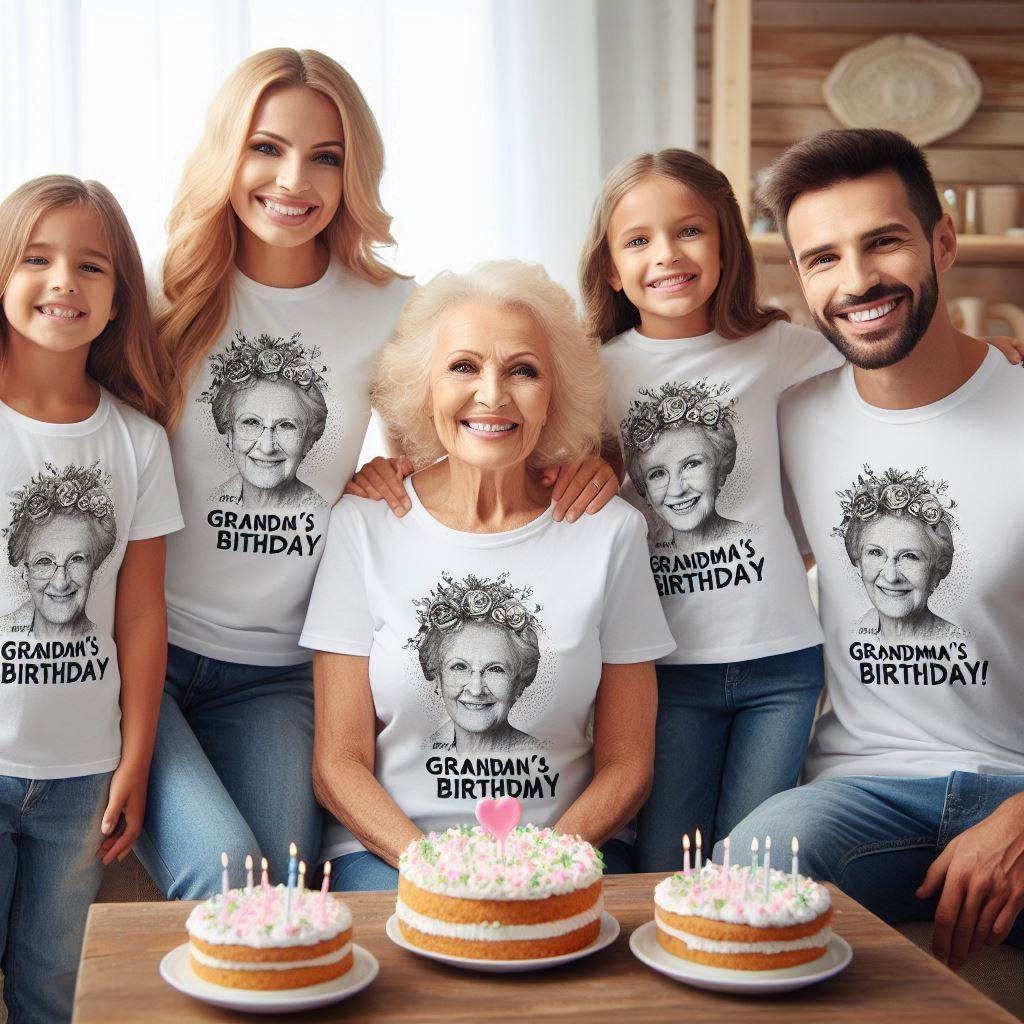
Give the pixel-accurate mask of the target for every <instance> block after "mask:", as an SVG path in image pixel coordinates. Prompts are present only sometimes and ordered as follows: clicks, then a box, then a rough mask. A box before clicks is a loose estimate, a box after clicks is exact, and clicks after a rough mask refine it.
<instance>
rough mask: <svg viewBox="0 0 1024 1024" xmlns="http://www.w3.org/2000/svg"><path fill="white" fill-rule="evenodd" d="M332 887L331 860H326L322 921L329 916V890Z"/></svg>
mask: <svg viewBox="0 0 1024 1024" xmlns="http://www.w3.org/2000/svg"><path fill="white" fill-rule="evenodd" d="M330 887H331V862H330V861H329V860H328V861H324V880H323V884H322V885H321V886H320V922H321V924H322V923H323V922H324V920H325V918H326V917H327V890H328V889H329V888H330Z"/></svg>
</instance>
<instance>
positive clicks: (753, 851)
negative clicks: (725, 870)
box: [743, 836, 757, 902]
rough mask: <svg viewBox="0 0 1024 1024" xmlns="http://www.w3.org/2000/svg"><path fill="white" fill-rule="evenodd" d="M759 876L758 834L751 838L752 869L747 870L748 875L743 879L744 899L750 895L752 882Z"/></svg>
mask: <svg viewBox="0 0 1024 1024" xmlns="http://www.w3.org/2000/svg"><path fill="white" fill-rule="evenodd" d="M756 878H757V836H754V838H753V839H751V840H750V870H749V871H748V872H747V877H746V878H745V879H744V880H743V900H744V902H746V900H747V899H748V898H749V897H750V885H751V882H753V881H755V880H756Z"/></svg>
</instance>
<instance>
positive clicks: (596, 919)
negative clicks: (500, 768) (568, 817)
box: [396, 825, 603, 960]
mask: <svg viewBox="0 0 1024 1024" xmlns="http://www.w3.org/2000/svg"><path fill="white" fill-rule="evenodd" d="M398 868H399V880H398V905H397V907H396V914H397V916H398V921H399V926H400V928H401V931H402V935H403V936H405V938H406V940H407V941H408V942H410V943H411V944H412V945H414V946H418V947H420V948H422V949H428V950H432V951H434V952H438V953H445V954H448V955H451V956H462V957H473V958H477V959H486V960H526V959H535V958H539V957H549V956H557V955H559V954H562V953H571V952H574V951H576V950H579V949H583V948H584V947H585V946H588V945H590V943H591V942H593V941H594V939H596V938H597V934H598V932H599V931H600V928H601V911H602V906H603V902H602V898H601V874H602V871H603V864H602V861H601V855H600V854H599V853H598V851H597V850H595V849H594V847H593V846H591V845H590V843H587V842H585V841H584V840H582V839H580V838H579V837H578V836H567V835H562V834H560V833H558V832H555V831H554V830H553V829H550V828H536V827H535V826H533V825H526V826H524V827H522V828H516V829H514V830H512V831H511V832H510V833H509V835H508V836H507V838H506V839H505V840H504V843H501V842H499V841H498V840H496V839H495V838H494V836H492V835H491V834H489V833H488V832H486V831H485V830H484V829H482V828H479V827H476V826H474V827H472V828H470V827H468V826H464V827H461V828H450V829H448V831H446V832H442V833H431V834H430V835H428V836H426V837H424V838H423V839H418V840H415V841H414V842H412V843H410V845H409V846H408V847H407V848H406V850H405V852H404V853H403V854H402V856H401V859H400V860H399V863H398Z"/></svg>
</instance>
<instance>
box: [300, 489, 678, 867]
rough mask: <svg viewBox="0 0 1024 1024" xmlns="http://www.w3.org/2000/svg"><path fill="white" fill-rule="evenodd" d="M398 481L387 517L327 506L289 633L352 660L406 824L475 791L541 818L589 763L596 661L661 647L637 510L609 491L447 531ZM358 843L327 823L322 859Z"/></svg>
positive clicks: (385, 776) (386, 783)
mask: <svg viewBox="0 0 1024 1024" xmlns="http://www.w3.org/2000/svg"><path fill="white" fill-rule="evenodd" d="M406 491H407V493H408V494H409V498H410V499H411V501H412V510H411V511H410V512H409V513H408V514H406V515H405V516H404V517H403V518H402V519H398V518H397V517H396V516H395V515H394V514H393V513H392V512H391V510H390V509H389V508H388V506H387V505H386V504H385V503H384V502H375V501H366V500H364V499H361V498H354V497H352V496H346V497H345V498H344V499H342V501H340V502H339V503H338V505H337V506H335V508H334V511H333V512H332V513H331V519H332V522H331V529H330V533H329V535H328V539H327V548H326V551H325V553H324V557H323V561H322V563H321V565H320V571H319V572H318V573H317V578H316V585H315V586H314V588H313V597H312V599H311V600H310V604H309V613H308V615H307V616H306V625H305V627H304V629H303V631H302V638H301V640H300V643H302V644H303V645H304V646H306V647H311V648H314V649H315V650H320V651H334V652H337V653H340V654H355V655H363V656H367V655H368V656H369V659H370V663H369V673H370V686H371V688H372V691H373V701H374V705H375V707H376V711H377V718H378V720H379V722H380V724H381V726H382V728H381V731H380V733H379V734H378V736H377V757H376V765H375V770H374V771H375V775H376V777H377V779H378V781H379V782H380V783H381V785H382V786H383V787H384V788H385V789H386V790H387V791H388V793H390V794H391V796H392V797H393V798H394V799H395V800H396V801H397V802H398V805H399V806H400V807H401V808H402V810H403V811H404V812H405V814H406V815H407V816H408V817H409V818H410V819H411V820H412V821H413V822H415V823H416V825H417V826H418V827H419V828H421V829H422V830H423V831H424V832H429V831H431V830H432V829H444V828H448V827H449V826H451V825H459V824H472V823H473V821H474V816H473V815H474V808H475V806H476V802H477V801H478V800H480V799H482V798H483V797H495V798H497V797H501V796H517V797H520V798H521V799H522V800H523V805H524V813H523V820H524V821H527V822H533V823H535V824H537V825H551V824H554V822H555V821H557V820H558V818H559V817H560V816H561V815H562V814H563V813H564V811H565V810H566V808H567V807H568V806H569V805H570V804H571V803H572V802H573V801H574V800H575V799H576V797H578V796H579V794H580V793H581V792H582V791H583V789H584V788H585V787H586V786H587V784H588V783H589V781H590V779H591V777H592V775H593V733H592V728H593V725H592V719H593V707H594V699H595V695H596V693H597V688H598V684H599V682H600V680H601V665H602V663H604V662H610V663H631V662H638V661H650V660H653V659H654V658H657V657H660V656H661V655H663V654H667V653H668V652H669V651H670V650H671V649H672V646H673V641H672V639H671V636H670V635H669V632H668V628H667V626H666V625H665V619H664V616H663V615H662V614H661V609H660V607H659V605H658V597H657V594H656V593H655V592H654V586H653V585H652V583H651V578H650V574H649V573H648V572H647V569H646V565H645V563H644V559H643V558H642V554H643V551H644V549H645V540H644V524H643V520H642V518H641V517H640V516H639V515H638V514H637V513H636V512H635V511H634V510H633V509H631V508H629V506H628V505H626V503H625V502H622V501H620V500H619V499H617V498H616V499H615V500H613V501H612V502H611V503H610V504H609V505H608V506H607V507H606V508H605V509H603V510H602V511H601V512H599V513H598V514H597V515H595V516H584V517H583V518H582V519H581V520H579V522H576V523H573V524H569V523H565V522H562V523H556V522H555V521H554V520H553V519H552V517H551V510H550V509H549V510H548V511H546V512H544V514H543V515H541V516H539V517H538V518H537V519H535V520H533V522H531V523H528V524H527V525H526V526H523V527H520V528H519V529H517V530H511V531H508V532H505V533H491V534H482V533H463V532H460V531H456V530H452V529H449V528H448V527H446V526H444V525H442V524H441V523H440V522H438V521H437V520H436V519H434V517H433V516H431V515H430V514H429V513H428V512H427V511H426V510H425V509H424V508H423V505H422V504H421V503H420V500H419V498H418V496H417V495H416V492H415V489H414V488H413V486H412V484H411V483H410V482H408V481H407V483H406ZM454 609H458V610H457V611H456V610H454ZM432 616H433V618H431V617H432ZM431 621H433V622H436V623H437V625H435V626H434V627H430V626H429V623H430V622H431ZM428 675H429V677H430V678H427V677H428ZM524 686H525V689H524V688H523V687H524ZM474 740H475V743H474V748H473V749H469V748H468V746H467V744H469V743H471V742H474ZM460 747H461V749H460ZM359 849H361V846H360V845H359V842H358V841H357V840H356V839H355V838H354V837H353V836H352V835H351V834H350V833H349V832H348V831H347V830H346V829H344V828H343V827H342V826H341V825H339V824H338V823H337V822H333V821H332V822H331V823H329V824H328V826H327V831H326V834H325V839H324V856H325V857H328V858H330V857H337V856H339V855H341V854H344V853H351V852H352V851H354V850H359Z"/></svg>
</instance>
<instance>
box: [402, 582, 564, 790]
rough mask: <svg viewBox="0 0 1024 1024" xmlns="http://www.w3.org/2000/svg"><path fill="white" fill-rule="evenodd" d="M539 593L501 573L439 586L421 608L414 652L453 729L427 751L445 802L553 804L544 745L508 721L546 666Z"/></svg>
mask: <svg viewBox="0 0 1024 1024" xmlns="http://www.w3.org/2000/svg"><path fill="white" fill-rule="evenodd" d="M532 596H533V592H532V589H531V588H529V587H527V588H525V589H520V588H517V587H515V586H513V585H512V584H511V583H510V582H509V578H508V574H507V573H503V574H502V575H500V576H499V577H498V578H497V579H496V580H490V579H486V578H483V577H479V576H475V575H472V574H471V575H467V576H466V577H465V578H464V579H462V580H455V579H454V578H453V577H452V576H450V575H448V574H442V578H441V582H440V583H439V584H438V586H437V587H436V588H435V589H433V590H431V591H430V593H429V594H428V595H427V596H426V597H423V598H419V599H418V600H416V601H414V602H413V603H414V606H415V608H416V616H417V619H418V621H419V630H418V631H417V633H416V635H415V636H413V637H411V638H410V639H409V641H408V642H407V643H406V645H405V646H406V648H407V649H412V650H415V651H416V652H417V655H418V659H419V667H420V670H421V671H422V673H423V677H424V679H425V680H426V681H427V682H428V684H430V685H431V686H432V688H433V691H434V693H435V694H436V695H437V697H438V698H440V701H441V702H442V704H443V705H444V713H445V721H444V722H442V724H441V725H440V727H439V728H438V729H437V730H436V731H435V732H434V733H433V734H432V735H430V736H429V737H428V738H427V740H426V742H425V743H424V749H425V750H427V751H429V752H430V753H429V756H428V757H427V759H426V762H425V765H424V767H425V769H426V771H427V773H428V775H430V776H432V777H434V778H435V779H436V788H437V796H438V798H440V799H445V798H448V799H481V798H483V797H485V796H490V797H500V796H516V797H519V798H521V799H529V798H531V797H532V798H553V797H554V796H555V789H556V786H557V782H558V775H557V773H555V774H552V773H551V772H550V771H549V768H548V764H547V761H546V759H545V757H544V755H543V753H542V750H543V747H544V744H543V743H542V741H540V740H539V739H537V737H535V736H532V735H530V734H529V733H528V732H525V731H524V730H522V729H520V728H518V727H516V726H515V725H513V723H512V722H511V721H510V717H511V716H512V715H513V712H514V709H515V706H516V704H517V702H519V701H520V699H521V698H522V696H523V694H524V692H525V691H526V689H527V688H528V687H530V686H531V685H534V683H535V681H536V679H537V674H538V668H539V666H540V662H541V650H540V633H541V632H542V630H543V627H542V626H541V623H540V619H539V618H538V615H539V613H540V612H541V610H542V609H541V606H540V605H538V604H536V603H535V602H534V601H533V600H532Z"/></svg>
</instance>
